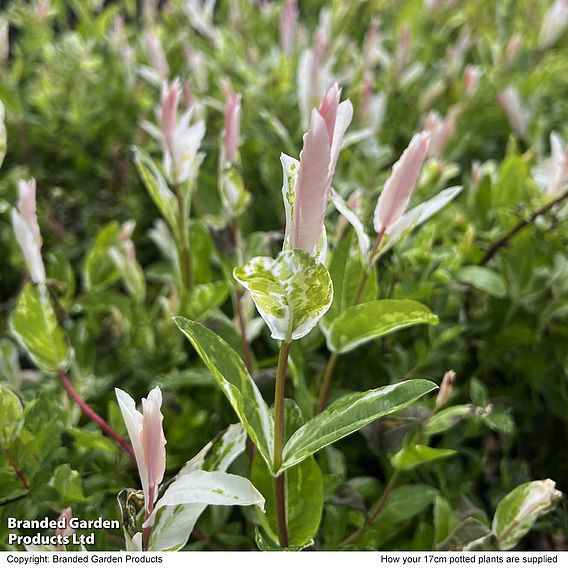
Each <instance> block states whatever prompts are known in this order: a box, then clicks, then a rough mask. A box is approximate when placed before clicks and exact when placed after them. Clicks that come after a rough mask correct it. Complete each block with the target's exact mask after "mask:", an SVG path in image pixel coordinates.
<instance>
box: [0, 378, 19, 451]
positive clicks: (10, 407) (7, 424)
mask: <svg viewBox="0 0 568 568" xmlns="http://www.w3.org/2000/svg"><path fill="white" fill-rule="evenodd" d="M23 424H24V409H23V407H22V403H21V402H20V399H19V398H18V397H17V396H16V395H15V394H14V393H13V392H12V391H11V390H10V389H9V388H8V387H5V386H4V385H0V445H1V446H2V447H3V448H9V447H10V446H11V444H12V442H13V441H14V440H15V439H16V438H17V437H18V436H19V435H20V431H21V429H22V426H23Z"/></svg>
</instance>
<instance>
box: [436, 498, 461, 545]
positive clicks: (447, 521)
mask: <svg viewBox="0 0 568 568" xmlns="http://www.w3.org/2000/svg"><path fill="white" fill-rule="evenodd" d="M456 524H457V520H456V517H455V515H454V512H453V511H452V506H451V504H450V502H449V501H448V500H447V499H444V498H443V497H442V496H441V495H437V496H436V499H435V500H434V543H435V544H437V543H440V542H442V541H443V540H445V539H446V538H447V537H448V535H449V534H450V532H451V531H452V530H453V529H454V528H455V526H456Z"/></svg>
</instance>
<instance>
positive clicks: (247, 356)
mask: <svg viewBox="0 0 568 568" xmlns="http://www.w3.org/2000/svg"><path fill="white" fill-rule="evenodd" d="M231 232H232V234H233V243H234V245H235V252H236V254H235V256H236V260H237V264H242V263H243V252H242V243H241V234H240V232H239V225H238V221H237V218H236V217H233V219H232V220H231ZM241 300H242V293H241V292H240V291H239V290H237V291H236V292H235V293H234V294H233V302H234V305H235V312H236V313H237V318H238V320H239V328H240V331H241V341H242V343H243V355H244V360H245V365H246V368H247V371H248V372H249V375H251V376H252V374H253V358H252V351H251V348H250V343H249V340H248V336H247V326H246V322H245V316H244V312H243V304H242V301H241Z"/></svg>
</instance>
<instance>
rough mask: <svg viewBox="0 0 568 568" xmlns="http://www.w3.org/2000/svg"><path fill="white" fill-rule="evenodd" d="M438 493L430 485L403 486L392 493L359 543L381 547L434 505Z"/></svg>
mask: <svg viewBox="0 0 568 568" xmlns="http://www.w3.org/2000/svg"><path fill="white" fill-rule="evenodd" d="M436 495H438V491H437V490H436V489H434V488H433V487H431V486H429V485H423V484H417V485H403V486H402V487H397V488H396V489H394V490H393V492H392V493H391V495H390V497H389V500H388V502H387V505H386V506H385V508H384V509H383V512H382V513H381V514H380V516H379V518H378V519H377V520H376V521H375V523H374V524H373V526H372V527H371V528H370V529H368V530H367V531H366V533H363V535H362V536H361V538H360V539H359V543H360V544H361V545H364V546H373V547H379V546H381V545H382V544H383V543H384V542H387V541H388V540H389V539H390V538H392V537H393V536H395V535H396V534H397V533H398V532H400V530H401V528H402V527H403V526H404V524H405V523H407V522H408V521H410V520H411V519H413V518H414V517H416V516H417V515H419V514H420V513H422V512H423V511H424V510H425V509H427V508H428V507H429V506H431V505H432V502H433V501H434V498H435V497H436Z"/></svg>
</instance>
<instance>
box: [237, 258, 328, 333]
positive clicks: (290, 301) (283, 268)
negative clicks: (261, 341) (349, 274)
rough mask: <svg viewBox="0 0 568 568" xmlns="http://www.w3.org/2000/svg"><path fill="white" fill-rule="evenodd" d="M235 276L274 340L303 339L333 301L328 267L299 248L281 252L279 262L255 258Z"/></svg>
mask: <svg viewBox="0 0 568 568" xmlns="http://www.w3.org/2000/svg"><path fill="white" fill-rule="evenodd" d="M234 276H235V279H236V280H237V281H238V282H240V283H241V284H242V285H243V286H244V287H245V288H246V289H247V290H248V291H249V292H250V293H251V295H252V299H253V300H254V303H255V305H256V308H257V310H258V312H259V313H260V315H261V316H262V318H263V319H264V321H265V322H266V324H267V325H268V327H269V329H270V331H271V333H272V337H273V338H274V339H280V340H283V341H284V340H285V341H290V340H292V339H300V338H302V337H304V336H305V335H306V334H308V333H309V332H310V331H311V329H312V328H313V327H314V326H315V325H316V324H317V323H318V321H319V320H320V319H321V317H322V316H323V315H324V314H325V312H327V310H328V309H329V307H330V306H331V302H332V300H333V285H332V282H331V277H330V275H329V272H328V270H327V268H326V267H325V266H324V265H323V264H319V263H317V262H316V261H315V260H314V259H313V258H311V257H310V255H309V254H308V253H307V252H305V251H303V250H299V249H294V250H285V251H282V252H281V253H280V254H279V255H278V257H277V258H276V260H274V259H272V258H269V257H256V258H253V259H252V260H251V261H249V262H248V263H247V264H245V265H244V266H240V267H237V268H235V270H234Z"/></svg>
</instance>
